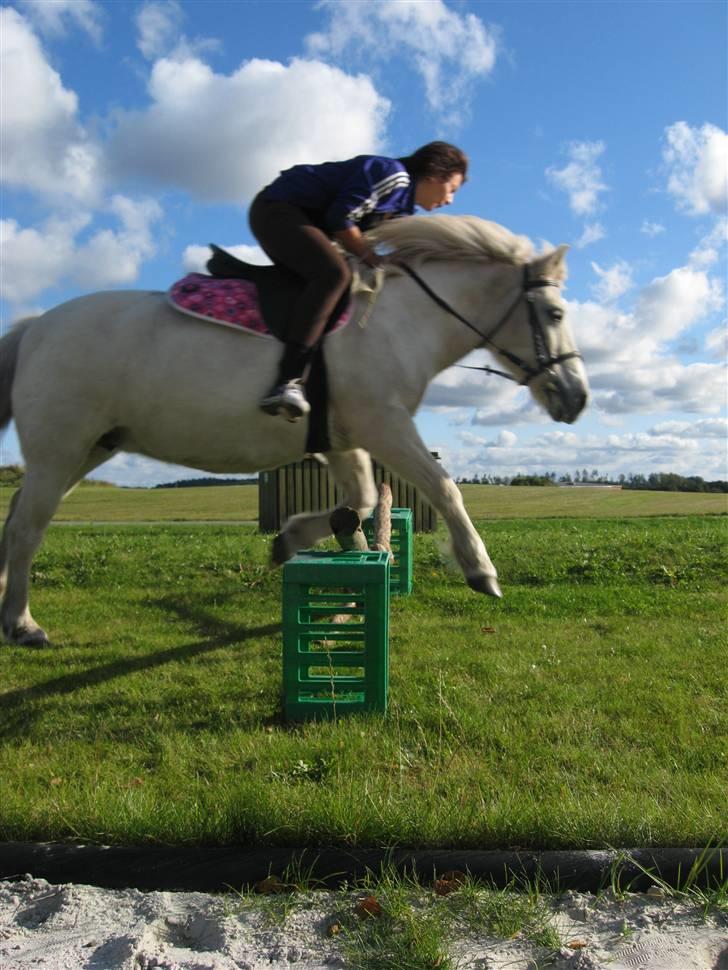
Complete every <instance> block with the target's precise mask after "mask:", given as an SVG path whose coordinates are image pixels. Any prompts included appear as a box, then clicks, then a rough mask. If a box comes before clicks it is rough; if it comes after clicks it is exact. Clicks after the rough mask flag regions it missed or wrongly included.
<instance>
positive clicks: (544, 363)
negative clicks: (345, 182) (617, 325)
mask: <svg viewBox="0 0 728 970" xmlns="http://www.w3.org/2000/svg"><path fill="white" fill-rule="evenodd" d="M398 266H399V267H400V268H401V269H403V270H404V272H405V273H407V275H408V276H410V277H411V278H412V279H413V280H414V281H415V283H417V285H418V286H419V287H421V289H422V290H424V292H425V293H426V294H427V295H428V296H429V297H430V299H431V300H434V302H435V303H437V305H438V306H439V307H441V308H442V309H443V310H445V311H446V312H447V313H449V314H450V316H453V317H455V319H456V320H459V321H460V323H462V324H464V325H465V326H466V327H468V328H469V329H470V330H472V331H473V333H477V335H478V336H479V337H480V338H481V340H482V341H483V343H484V344H490V346H491V347H492V348H493V350H495V351H496V353H498V354H500V355H501V356H502V357H505V358H506V360H510V362H511V363H512V364H515V366H516V367H518V368H519V369H520V370H522V371H523V373H524V375H525V376H524V378H523V380H520V381H519V380H518V378H516V377H513V375H512V374H508V373H506V371H502V370H496V369H495V368H494V367H470V366H469V365H467V364H459V365H458V366H459V367H464V368H466V369H467V370H482V371H485V373H486V374H497V375H498V376H499V377H505V378H507V380H509V381H515V382H516V383H517V384H522V385H524V386H528V385H529V384H530V383H531V381H532V380H534V379H535V378H536V377H539V376H540V375H541V374H543V373H545V372H547V371H550V370H551V368H552V367H553V366H554V364H560V363H562V362H563V361H565V360H571V359H573V358H575V357H578V358H579V359H581V354H580V353H578V352H577V351H575V350H573V351H570V352H569V353H568V354H558V355H557V356H554V355H553V354H552V353H551V350H550V349H549V345H548V340H547V339H546V334H545V333H544V329H543V326H542V325H541V321H540V320H539V318H538V313H537V312H536V298H535V295H534V293H533V292H532V291H533V290H537V289H540V288H541V287H543V286H559V283H558V282H557V281H556V280H550V279H546V278H544V277H540V278H538V279H535V280H530V279H529V278H528V267H527V266H524V267H523V282H522V284H521V290H520V292H519V294H518V296H517V297H516V299H515V300H514V301H513V303H512V304H511V305H510V306H509V307H508V309H507V310H506V312H505V313H504V314H503V316H502V317H501V318H500V320H499V321H498V323H497V324H496V325H495V326H494V327H493V328H492V329H491V330H489V331H488V333H483V332H482V331H480V330H478V328H477V327H475V326H473V324H472V323H471V322H470V321H469V320H467V319H466V318H465V317H464V316H462V314H460V313H458V311H457V310H455V309H454V308H453V307H451V306H450V304H449V303H448V302H447V301H446V300H443V299H442V297H441V296H438V295H437V293H435V291H434V290H433V289H431V288H430V286H428V284H427V283H425V281H424V280H423V279H422V277H421V276H420V275H419V274H418V273H416V272H415V271H414V270H413V269H412V267H411V266H408V265H407V264H406V263H398ZM523 299H525V300H526V302H527V304H528V325H529V327H530V329H531V336H532V338H533V349H534V354H535V357H536V364H537V366H536V367H531V366H530V365H529V364H527V363H526V361H525V360H522V359H521V358H520V357H519V356H518V355H517V354H512V353H511V352H510V350H504V349H503V348H502V347H499V346H498V344H496V343H495V342H494V341H493V337H494V336H495V335H496V334H497V333H498V331H499V330H500V329H501V328H502V327H504V326H505V325H506V323H508V321H509V320H510V318H511V315H512V314H513V312H514V311H515V309H516V307H517V306H518V304H519V303H520V302H521V300H523Z"/></svg>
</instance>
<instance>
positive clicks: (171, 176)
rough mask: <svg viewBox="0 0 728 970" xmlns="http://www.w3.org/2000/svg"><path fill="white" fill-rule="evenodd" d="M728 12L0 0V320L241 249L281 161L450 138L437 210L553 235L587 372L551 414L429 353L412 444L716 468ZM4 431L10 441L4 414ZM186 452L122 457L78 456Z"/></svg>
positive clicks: (353, 0)
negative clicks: (561, 252) (459, 156)
mask: <svg viewBox="0 0 728 970" xmlns="http://www.w3.org/2000/svg"><path fill="white" fill-rule="evenodd" d="M727 28H728V5H727V4H726V3H724V2H722V0H720V2H712V0H709V2H706V0H689V2H682V0H677V2H670V0H649V2H648V0H630V2H619V0H591V2H587V0H575V2H571V0H533V2H532V0H508V2H489V0H448V2H445V0H319V2H314V3H309V2H307V0H149V2H127V0H17V2H14V3H7V4H5V5H4V6H2V7H1V8H0V48H1V50H0V54H1V56H2V72H3V77H2V99H3V101H2V110H1V112H0V151H1V153H2V167H1V169H0V177H1V179H2V209H1V211H0V219H1V221H0V240H1V247H0V300H1V304H0V310H1V312H2V328H3V332H6V331H7V329H8V328H9V326H10V325H11V324H12V322H13V321H14V320H16V319H18V318H20V317H22V316H26V315H28V314H29V313H39V312H42V311H44V310H47V309H49V308H50V307H52V306H54V305H56V304H58V303H60V302H62V301H64V300H66V299H69V298H71V297H74V296H77V295H79V294H82V293H85V292H89V291H93V290H97V289H116V288H142V289H159V290H165V289H167V288H168V287H169V286H170V285H171V284H172V283H173V282H174V281H175V280H176V279H178V278H179V277H181V276H183V275H184V274H185V273H186V272H188V271H190V270H198V269H200V268H201V267H202V265H203V263H204V259H205V256H206V245H207V243H209V242H210V241H215V242H217V243H218V244H220V245H223V246H225V247H227V248H230V249H233V250H234V251H236V252H238V253H239V254H242V255H244V256H248V257H250V258H252V259H256V258H257V259H260V256H261V254H260V251H259V250H258V249H257V247H256V244H255V240H254V238H253V237H252V235H251V233H250V230H249V229H248V226H247V207H248V204H249V202H250V200H251V198H252V197H253V196H254V195H255V193H256V192H257V191H258V190H259V189H260V188H261V187H262V186H263V185H265V184H266V183H267V182H268V181H270V180H271V179H272V178H274V177H275V175H276V174H277V173H278V172H279V171H280V170H281V169H283V168H286V167H288V166H290V165H293V164H296V163H300V162H318V161H326V160H330V159H340V158H349V157H351V156H354V155H357V154H362V153H370V152H377V153H385V154H391V155H394V156H399V155H404V154H407V153H408V152H410V151H412V150H413V149H414V148H416V147H418V146H419V145H421V144H424V143H426V142H428V141H431V140H433V139H445V140H447V141H451V142H454V143H456V144H457V145H459V146H460V147H462V148H463V149H464V150H465V151H466V152H467V154H468V155H469V158H470V173H469V179H468V182H467V183H466V185H465V186H464V187H463V188H462V190H461V191H460V192H459V193H458V195H457V196H456V200H455V203H454V204H453V206H452V207H451V208H450V210H449V212H450V213H451V214H454V215H456V214H471V215H477V216H480V217H482V218H485V219H490V220H493V221H495V222H499V223H501V224H502V225H504V226H507V227H508V228H509V229H511V230H512V231H514V232H516V233H519V234H523V235H527V236H529V237H530V238H531V239H532V240H533V241H534V243H535V244H536V245H537V246H538V247H540V248H543V247H548V246H554V245H557V244H559V243H568V244H569V245H570V246H571V249H570V251H569V255H568V266H569V279H568V284H567V287H566V289H565V291H564V296H565V298H566V300H567V306H568V309H569V319H570V322H571V325H572V328H573V330H574V334H575V337H576V341H577V344H578V345H579V349H580V350H581V352H582V353H583V355H584V358H585V365H586V369H587V373H588V376H589V380H590V385H591V389H592V396H591V401H590V405H589V407H588V410H587V411H586V412H585V413H584V415H583V416H582V417H581V418H580V419H579V420H578V422H577V423H576V424H574V425H570V426H567V425H562V424H555V423H553V422H552V421H551V420H550V419H549V418H548V416H547V415H546V414H545V413H543V412H542V411H541V410H540V409H539V408H538V407H537V406H536V405H535V403H533V402H532V400H531V398H530V395H529V394H528V392H527V391H526V390H525V389H523V388H518V387H516V386H515V385H512V384H510V383H509V382H505V381H502V380H500V379H499V378H497V377H493V376H487V375H484V374H481V373H478V372H476V371H470V370H463V369H457V368H451V369H450V370H448V371H446V372H444V373H443V374H442V375H440V376H439V377H438V378H437V379H436V381H435V382H433V384H432V385H431V388H430V391H429V392H428V395H427V397H426V399H425V402H424V405H423V407H422V409H421V411H420V412H419V415H418V417H417V423H418V427H419V429H420V433H421V434H422V436H423V438H424V440H425V441H426V443H427V445H428V446H429V447H430V449H431V450H433V451H437V452H439V454H440V455H441V457H442V460H443V464H444V465H445V467H446V468H447V469H448V470H449V471H450V473H451V474H452V475H453V476H457V477H468V478H469V477H472V476H473V475H483V474H485V475H501V476H508V475H515V474H518V473H535V474H541V473H545V472H551V471H553V472H556V473H557V474H558V475H562V474H567V473H568V474H571V475H574V473H575V472H576V471H581V470H582V469H584V468H586V469H588V470H589V472H591V471H592V470H598V471H599V472H600V473H602V474H608V475H610V476H614V477H617V476H619V475H629V474H650V473H651V472H661V471H672V472H677V473H679V474H682V475H700V476H702V477H703V478H705V479H716V478H722V479H728V458H727V436H726V431H727V430H728V422H727V420H726V404H727V403H728V401H727V384H726V363H727V361H726V357H727V348H726V276H727V274H726V267H727V248H728V247H727V241H728V240H727V237H728V135H727V134H726V132H727V130H728V117H727V115H728V108H727V103H728V102H727V93H728V66H727V55H726V50H727V49H728V48H727V47H726V38H727V36H728V32H727ZM423 218H427V216H425V215H423ZM241 339H243V338H241ZM487 362H488V360H487V356H486V352H485V351H479V352H478V353H477V355H475V356H474V357H473V359H471V360H468V363H487ZM491 362H492V361H491ZM1 451H2V453H1V454H0V464H9V463H22V456H21V454H20V449H19V445H18V441H17V437H16V436H15V433H14V431H13V429H12V427H11V429H10V430H9V431H8V432H7V433H6V434H5V436H4V438H3V441H2V449H1ZM195 474H196V473H194V472H190V471H189V470H182V469H179V468H177V467H174V466H169V465H167V466H165V465H161V464H159V463H157V462H153V461H151V460H149V459H147V458H144V457H141V456H133V455H119V456H117V457H115V458H114V459H113V460H112V461H111V462H108V463H107V464H106V465H104V466H102V467H101V468H100V469H99V470H98V471H97V472H96V473H95V475H94V477H97V478H101V479H104V480H106V481H113V482H116V483H117V484H123V485H153V484H156V483H159V482H164V481H170V480H174V479H177V478H180V477H195Z"/></svg>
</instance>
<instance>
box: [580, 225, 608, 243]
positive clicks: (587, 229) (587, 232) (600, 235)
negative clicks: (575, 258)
mask: <svg viewBox="0 0 728 970" xmlns="http://www.w3.org/2000/svg"><path fill="white" fill-rule="evenodd" d="M606 235H607V233H606V231H605V229H604V226H603V225H602V224H601V222H590V223H588V224H587V225H586V226H584V231H583V232H582V234H581V236H579V238H578V239H577V241H576V242H575V243H574V246H575V247H576V248H577V249H585V248H586V247H587V246H591V244H592V243H595V242H599V240H600V239H604V237H605V236H606Z"/></svg>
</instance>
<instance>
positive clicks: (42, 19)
mask: <svg viewBox="0 0 728 970" xmlns="http://www.w3.org/2000/svg"><path fill="white" fill-rule="evenodd" d="M20 8H21V10H23V11H24V12H25V13H26V14H27V16H28V18H29V19H30V20H32V21H33V23H34V24H35V25H36V27H37V28H38V30H39V31H40V32H41V33H43V34H47V35H49V36H63V35H64V34H65V33H66V26H67V24H68V22H69V21H71V22H72V23H73V24H74V25H75V26H76V27H78V28H80V29H81V30H83V31H85V32H86V33H87V34H88V35H89V37H90V38H91V39H92V40H93V41H94V43H95V44H100V43H101V39H102V36H103V26H102V25H103V17H104V13H103V10H102V7H101V5H100V4H98V3H94V2H93V0H20Z"/></svg>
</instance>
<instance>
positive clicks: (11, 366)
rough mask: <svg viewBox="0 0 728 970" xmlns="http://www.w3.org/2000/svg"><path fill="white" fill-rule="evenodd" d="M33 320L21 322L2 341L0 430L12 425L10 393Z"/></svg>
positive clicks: (0, 344) (0, 359)
mask: <svg viewBox="0 0 728 970" xmlns="http://www.w3.org/2000/svg"><path fill="white" fill-rule="evenodd" d="M33 319H34V318H33V317H26V318H25V320H20V321H19V322H18V323H16V324H15V326H14V327H13V329H12V330H11V331H10V332H9V333H7V334H5V336H4V337H3V338H2V339H0V430H1V429H2V428H4V427H5V426H6V425H7V424H9V423H10V419H11V418H12V416H13V406H12V403H11V401H10V392H11V391H12V389H13V379H14V378H15V367H16V365H17V363H18V350H19V348H20V341H21V340H22V339H23V334H24V333H25V330H26V327H27V326H28V324H29V323H30V322H31V320H33Z"/></svg>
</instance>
